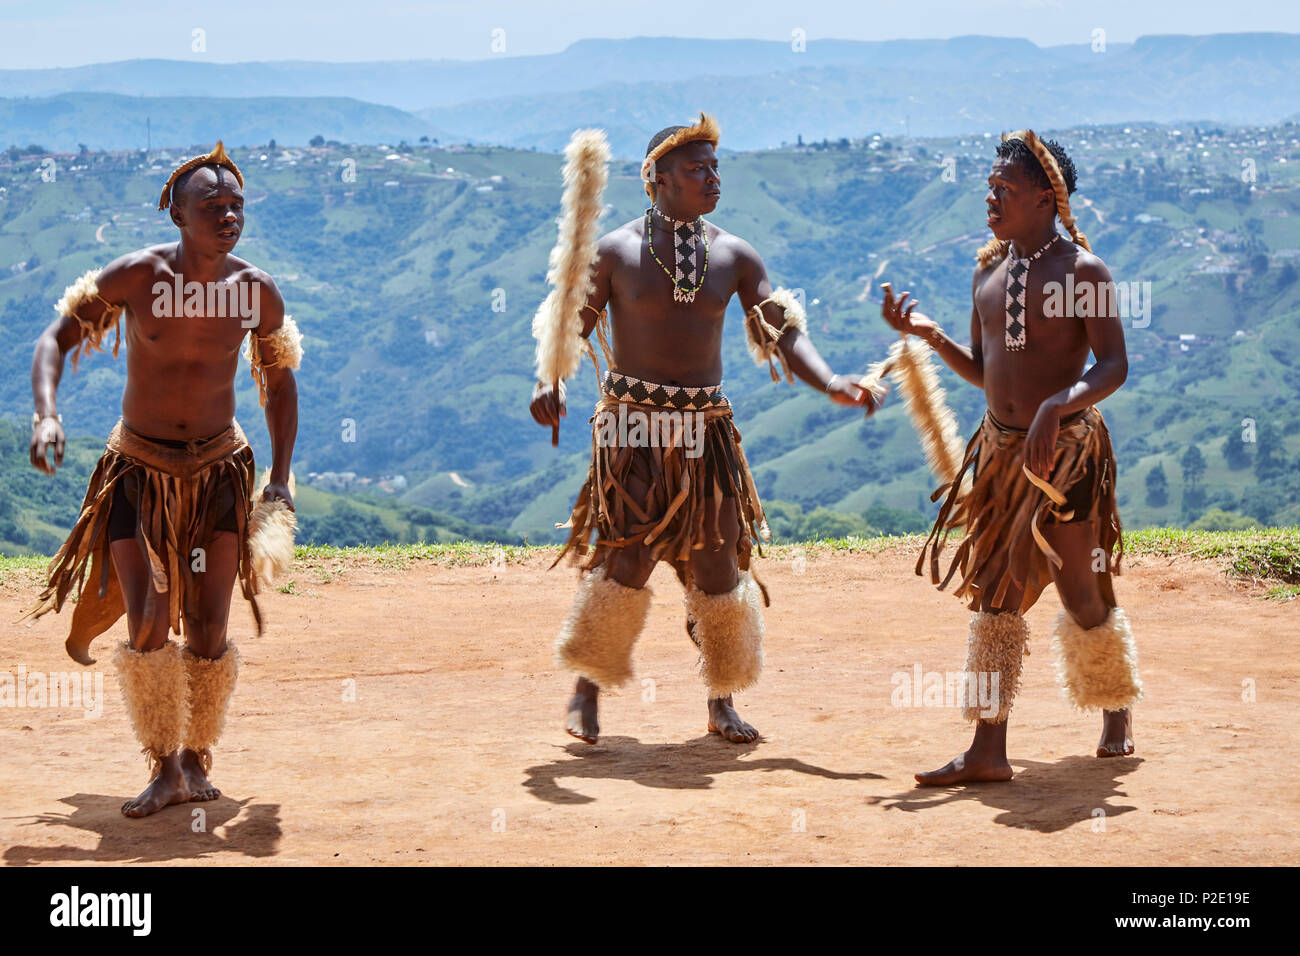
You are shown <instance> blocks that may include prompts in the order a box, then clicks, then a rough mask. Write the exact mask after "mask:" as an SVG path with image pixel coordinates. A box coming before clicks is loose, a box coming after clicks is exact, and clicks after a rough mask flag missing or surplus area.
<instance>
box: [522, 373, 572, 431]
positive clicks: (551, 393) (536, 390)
mask: <svg viewBox="0 0 1300 956" xmlns="http://www.w3.org/2000/svg"><path fill="white" fill-rule="evenodd" d="M528 411H529V412H531V413H532V416H533V421H535V422H537V424H539V425H544V426H546V427H547V428H558V427H559V426H560V419H561V418H563V417H564V416H565V412H566V410H565V407H564V386H562V385H561V386H560V395H559V397H558V398H557V397H556V394H555V387H554V386H553V385H550V384H546V383H543V382H538V383H537V385H536V386H534V387H533V400H532V402H531V403H530V404H529V406H528Z"/></svg>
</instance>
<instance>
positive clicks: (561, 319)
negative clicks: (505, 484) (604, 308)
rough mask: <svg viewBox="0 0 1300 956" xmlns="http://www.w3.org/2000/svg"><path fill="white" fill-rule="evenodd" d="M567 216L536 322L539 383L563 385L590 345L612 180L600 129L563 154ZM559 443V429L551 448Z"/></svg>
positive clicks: (581, 134) (586, 132)
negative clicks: (591, 307) (600, 227)
mask: <svg viewBox="0 0 1300 956" xmlns="http://www.w3.org/2000/svg"><path fill="white" fill-rule="evenodd" d="M564 158H565V162H564V197H563V200H562V208H563V216H562V217H561V219H560V227H559V235H558V237H557V239H556V243H555V248H554V249H552V250H551V258H550V269H549V270H548V271H547V273H546V281H547V282H549V283H550V284H551V286H552V289H551V292H550V294H549V295H547V297H546V299H545V301H543V302H542V304H541V307H540V308H538V310H537V314H536V315H535V316H534V317H533V338H535V339H536V340H537V378H538V380H539V381H541V382H546V383H547V384H553V385H554V386H555V388H556V390H557V391H558V390H559V383H560V382H562V381H563V380H564V379H566V378H569V377H571V376H572V375H573V373H574V372H576V371H577V370H578V366H579V365H580V364H581V362H582V354H583V352H584V351H585V348H584V346H586V345H587V343H586V341H585V340H584V339H583V337H582V316H581V315H580V313H581V311H582V307H583V305H584V304H585V303H586V301H587V296H588V295H590V294H591V290H592V288H593V283H592V271H593V268H594V266H595V264H596V223H597V222H598V221H599V219H600V217H601V214H602V212H603V211H604V199H603V197H604V194H605V183H606V182H607V181H608V179H609V169H608V168H607V167H608V164H609V144H608V143H607V142H606V141H605V133H604V132H603V131H602V130H599V129H580V130H577V131H576V132H574V134H573V137H572V138H571V139H570V140H569V145H568V146H567V147H565V150H564ZM558 443H559V427H558V426H556V428H555V430H554V432H553V433H552V436H551V444H552V445H555V444H558Z"/></svg>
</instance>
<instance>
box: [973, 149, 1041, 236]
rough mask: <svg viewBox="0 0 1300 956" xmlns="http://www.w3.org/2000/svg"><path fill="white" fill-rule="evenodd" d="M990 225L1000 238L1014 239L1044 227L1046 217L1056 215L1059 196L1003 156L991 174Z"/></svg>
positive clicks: (988, 204)
mask: <svg viewBox="0 0 1300 956" xmlns="http://www.w3.org/2000/svg"><path fill="white" fill-rule="evenodd" d="M984 204H985V205H986V206H987V207H988V220H987V221H988V226H989V228H990V229H991V230H993V235H994V236H996V237H997V238H999V239H1015V238H1018V237H1020V236H1025V235H1028V234H1030V233H1033V232H1035V231H1037V230H1039V229H1041V228H1042V224H1043V217H1044V216H1045V215H1050V214H1052V213H1054V211H1055V209H1056V197H1055V194H1054V193H1053V192H1052V190H1051V189H1043V188H1041V187H1040V186H1038V185H1037V184H1035V183H1034V181H1033V180H1032V179H1030V178H1029V176H1028V175H1027V174H1026V173H1025V170H1024V168H1023V167H1022V166H1021V165H1020V164H1019V163H1012V162H1008V161H1007V160H1005V159H1003V158H1002V157H1000V156H999V157H998V158H997V159H995V160H994V161H993V168H992V169H991V170H990V171H989V191H988V194H987V195H985V197H984Z"/></svg>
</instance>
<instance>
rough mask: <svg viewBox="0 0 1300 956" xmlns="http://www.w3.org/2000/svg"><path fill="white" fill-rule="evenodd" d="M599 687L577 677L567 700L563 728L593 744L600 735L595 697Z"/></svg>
mask: <svg viewBox="0 0 1300 956" xmlns="http://www.w3.org/2000/svg"><path fill="white" fill-rule="evenodd" d="M599 694H600V688H599V687H597V686H596V685H595V684H593V683H592V682H591V681H589V680H587V678H585V677H579V678H578V683H577V684H575V685H574V688H573V697H572V698H570V700H569V714H568V718H567V720H566V722H565V725H564V729H565V730H567V731H568V732H569V733H570V734H572V735H573V736H575V737H577V738H578V739H579V740H585V741H586V742H587V743H589V744H594V743H595V742H596V738H597V737H598V736H599V735H600V724H598V723H596V697H597V696H598V695H599Z"/></svg>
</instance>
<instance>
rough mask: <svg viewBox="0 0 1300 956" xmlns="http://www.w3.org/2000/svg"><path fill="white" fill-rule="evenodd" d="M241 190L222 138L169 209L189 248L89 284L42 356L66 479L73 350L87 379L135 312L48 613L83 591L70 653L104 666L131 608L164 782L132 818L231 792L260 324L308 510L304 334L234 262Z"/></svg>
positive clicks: (274, 440) (175, 177) (131, 664)
mask: <svg viewBox="0 0 1300 956" xmlns="http://www.w3.org/2000/svg"><path fill="white" fill-rule="evenodd" d="M242 187H243V178H242V176H241V175H240V173H239V170H238V168H237V167H236V166H235V164H234V162H233V161H232V160H231V159H230V158H229V157H228V156H226V153H225V151H224V149H222V146H221V144H220V143H218V144H217V148H216V150H214V151H213V152H212V153H210V154H208V155H207V156H204V157H196V158H195V159H193V160H190V161H189V162H187V163H185V164H183V165H182V166H180V167H179V168H178V169H177V171H176V172H174V173H173V174H172V178H171V179H169V180H168V182H167V185H166V187H164V189H163V195H162V198H161V200H160V202H159V208H160V209H164V208H170V210H171V218H172V222H173V223H175V225H176V227H177V228H178V229H179V230H180V241H179V242H175V243H170V244H166V245H159V246H152V247H150V248H147V249H141V250H139V251H137V252H132V253H128V254H127V255H124V256H122V257H121V258H119V259H116V260H114V261H113V262H112V263H110V264H109V265H108V266H107V267H106V268H104V269H103V270H102V271H101V272H99V273H98V274H95V273H87V274H86V275H85V276H83V277H82V278H81V279H80V280H79V281H78V282H77V283H76V284H75V285H74V286H72V287H70V288H69V290H68V292H67V294H65V296H64V299H63V301H61V302H60V303H59V305H58V306H57V307H56V308H57V309H58V311H59V312H60V315H59V317H58V318H57V319H55V320H54V321H53V322H52V323H51V324H50V326H49V327H48V328H47V329H46V330H45V332H44V333H43V334H42V335H41V337H40V339H39V340H38V341H37V344H36V354H35V356H34V357H33V360H32V392H33V395H34V397H35V402H36V412H35V414H34V415H33V429H32V442H31V461H32V464H33V465H34V466H35V467H36V468H38V469H40V470H41V471H43V472H45V473H47V474H53V473H54V467H55V466H57V465H61V464H62V462H63V452H64V433H63V427H62V424H61V421H62V418H61V416H59V415H58V414H57V412H56V410H55V393H56V390H57V388H58V384H59V379H60V378H61V376H62V373H63V359H64V356H65V355H67V354H68V353H69V352H72V353H73V368H74V370H75V368H76V365H77V359H78V357H79V356H80V355H81V354H83V353H84V354H88V353H89V352H90V351H91V350H92V349H93V348H97V347H99V346H100V344H101V342H102V340H103V338H104V337H105V335H107V334H108V333H109V332H110V331H111V330H113V328H114V326H115V325H117V323H118V320H119V318H120V317H121V315H122V314H123V312H125V314H126V321H125V322H124V323H123V325H124V326H125V336H126V343H127V353H126V355H127V358H126V361H127V364H126V372H127V382H126V390H125V392H124V393H123V395H122V418H121V421H119V423H118V424H117V426H116V427H115V428H114V429H113V433H112V434H111V435H110V436H109V440H108V445H107V450H106V451H105V453H104V455H103V457H102V458H101V459H100V461H99V465H98V466H97V468H96V470H95V473H94V476H93V477H92V478H91V481H90V488H89V490H88V492H87V494H86V499H85V503H84V504H83V505H82V512H81V516H80V518H79V519H78V521H77V524H76V527H75V528H74V529H73V531H72V533H71V535H70V536H69V537H68V540H67V542H66V543H65V544H64V546H63V548H62V549H61V550H60V551H59V554H58V555H57V556H56V557H55V559H54V561H53V562H52V563H51V565H50V571H49V583H48V586H47V588H46V589H45V591H44V593H43V594H42V595H41V602H40V604H39V605H38V606H37V607H36V608H35V609H33V611H32V613H33V615H35V616H40V615H41V614H44V613H45V612H47V611H51V610H53V611H58V610H59V609H60V608H61V607H62V605H63V602H64V600H65V599H66V598H67V597H68V595H69V592H71V591H72V590H73V587H74V585H76V586H77V588H78V590H80V592H81V593H80V599H79V601H78V603H77V607H76V610H75V611H74V613H73V619H72V628H71V631H72V634H71V636H70V637H69V638H68V641H67V648H68V652H69V653H70V654H71V655H72V656H73V657H74V658H76V659H77V660H78V661H80V662H81V663H83V664H88V663H92V662H93V661H92V659H91V658H90V657H89V654H88V649H89V645H90V641H91V640H92V639H93V638H94V637H95V636H96V635H98V634H100V633H102V632H103V631H105V630H107V629H108V628H109V627H110V626H111V625H112V624H113V623H114V622H115V621H116V620H117V619H118V618H119V617H120V616H121V615H122V613H123V612H124V611H125V614H126V618H127V631H128V634H129V637H130V642H129V644H123V645H120V646H119V647H118V648H117V650H116V652H115V657H114V663H115V664H116V665H117V668H118V672H119V678H120V682H121V685H122V693H123V698H124V700H125V703H126V707H127V711H128V713H129V715H130V717H131V722H132V726H133V728H134V730H135V732H136V735H137V737H139V739H140V743H141V744H142V745H143V749H144V752H145V753H146V754H147V756H148V759H149V762H150V769H151V777H150V782H149V784H148V786H147V787H146V788H145V789H144V792H143V793H141V794H140V795H139V796H138V797H136V798H135V799H133V800H129V801H127V802H126V803H125V804H123V805H122V812H123V813H124V814H126V815H127V816H130V817H142V816H146V815H147V814H150V813H153V812H155V811H157V810H160V809H162V808H163V807H165V806H167V805H169V804H175V803H184V802H187V801H191V800H213V799H215V798H216V797H217V796H219V795H220V794H219V791H218V790H217V789H216V788H215V787H214V786H213V785H212V784H211V782H210V781H209V780H208V773H209V771H210V767H211V747H212V745H213V744H214V743H216V740H217V738H218V737H219V736H220V734H221V731H222V728H223V725H224V722H225V714H226V708H227V705H228V703H229V699H230V695H231V693H232V692H233V690H234V686H235V679H236V674H237V671H238V663H239V661H238V654H237V651H236V650H235V648H234V646H233V645H228V644H227V642H226V622H227V618H228V616H229V612H230V600H231V591H232V588H233V585H234V583H235V581H236V579H237V578H238V580H239V582H240V586H241V590H242V592H243V594H244V597H245V598H247V599H248V600H249V602H250V603H251V604H252V608H253V613H254V616H255V618H256V620H257V625H258V629H259V631H260V629H261V615H260V613H259V612H258V609H257V603H256V600H255V598H254V594H255V591H256V583H255V581H254V579H253V570H252V560H251V555H250V553H249V533H248V532H249V528H248V522H249V516H250V513H251V511H252V507H253V505H252V502H251V500H250V497H251V495H252V493H253V481H254V473H253V468H254V464H253V452H252V449H251V448H250V447H249V446H248V443H247V441H246V440H245V438H244V434H243V432H242V431H241V430H240V428H239V425H238V423H237V422H235V420H234V414H235V386H234V381H235V372H236V371H237V368H238V361H239V347H240V344H241V343H242V342H243V341H244V338H245V336H246V335H247V334H248V332H249V331H250V329H251V330H253V334H254V340H253V341H252V342H251V343H250V357H251V359H252V361H253V371H254V377H255V379H257V380H258V384H259V387H260V388H261V389H262V392H261V397H262V402H263V404H264V405H265V407H266V423H267V428H268V429H269V431H270V435H271V447H272V452H273V464H272V466H271V472H270V476H269V483H268V484H267V486H266V488H265V490H264V491H263V499H264V500H272V499H280V500H282V501H284V502H285V504H286V505H287V506H288V507H289V508H292V506H293V503H292V499H291V496H290V492H289V462H290V458H291V456H292V453H293V444H294V438H295V436H296V434H297V428H298V390H297V385H296V383H295V380H294V375H293V372H292V371H291V369H292V368H297V367H298V364H299V362H298V360H299V356H300V355H301V348H300V344H299V343H300V336H299V335H298V333H297V329H296V327H295V325H294V323H293V320H292V319H291V318H289V317H288V316H286V315H285V314H284V302H283V300H282V299H281V298H280V293H279V291H278V290H277V289H276V286H275V283H274V282H273V281H272V280H271V277H270V276H269V275H267V274H266V273H265V272H263V271H261V270H260V269H257V268H255V267H254V266H252V265H250V264H249V263H247V262H245V261H243V260H242V259H238V258H236V257H235V256H233V255H231V251H232V250H233V249H234V248H235V244H236V243H237V242H238V241H239V236H240V233H241V231H242V230H243V226H244V194H243V188H242ZM121 334H122V333H121V327H120V326H119V327H118V336H119V340H120V336H121ZM113 352H114V355H116V353H117V346H116V345H115V346H114V349H113ZM50 450H52V451H53V453H54V461H53V465H51V464H50V463H49V461H48V460H47V457H46V456H47V452H48V451H50ZM88 562H89V565H90V579H89V581H87V582H85V587H84V588H82V587H81V583H82V579H83V578H84V576H85V574H86V567H87V563H88ZM170 630H174V631H176V632H177V634H178V635H180V634H182V633H183V635H184V639H185V648H184V650H183V651H182V649H181V647H180V645H178V644H176V643H175V642H173V641H170V640H168V633H169V631H170Z"/></svg>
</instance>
